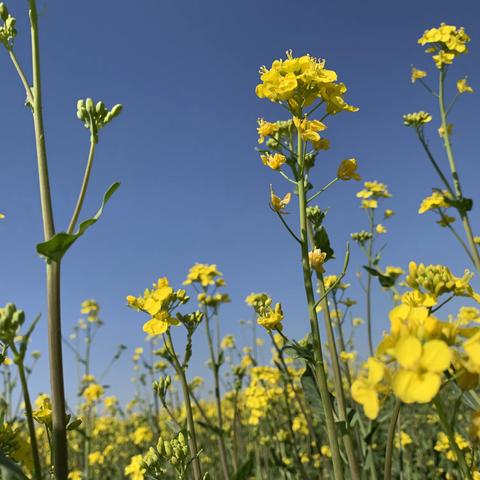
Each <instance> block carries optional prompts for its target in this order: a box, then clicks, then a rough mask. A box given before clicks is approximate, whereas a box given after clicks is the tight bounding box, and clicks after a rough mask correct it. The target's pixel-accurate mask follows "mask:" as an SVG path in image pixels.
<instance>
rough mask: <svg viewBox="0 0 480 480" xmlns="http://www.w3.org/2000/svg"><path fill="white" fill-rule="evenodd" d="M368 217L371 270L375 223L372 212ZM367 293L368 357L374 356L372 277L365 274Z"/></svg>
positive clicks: (369, 264) (368, 254)
mask: <svg viewBox="0 0 480 480" xmlns="http://www.w3.org/2000/svg"><path fill="white" fill-rule="evenodd" d="M368 217H369V220H370V233H371V235H372V237H371V238H370V241H369V243H368V252H367V257H368V267H369V268H372V266H373V259H372V254H373V236H374V234H375V232H374V228H375V221H374V217H373V210H372V211H370V209H369V213H368ZM367 273H368V275H367V291H366V296H367V335H368V349H369V351H370V356H371V357H373V356H374V348H373V339H372V275H371V274H370V272H367Z"/></svg>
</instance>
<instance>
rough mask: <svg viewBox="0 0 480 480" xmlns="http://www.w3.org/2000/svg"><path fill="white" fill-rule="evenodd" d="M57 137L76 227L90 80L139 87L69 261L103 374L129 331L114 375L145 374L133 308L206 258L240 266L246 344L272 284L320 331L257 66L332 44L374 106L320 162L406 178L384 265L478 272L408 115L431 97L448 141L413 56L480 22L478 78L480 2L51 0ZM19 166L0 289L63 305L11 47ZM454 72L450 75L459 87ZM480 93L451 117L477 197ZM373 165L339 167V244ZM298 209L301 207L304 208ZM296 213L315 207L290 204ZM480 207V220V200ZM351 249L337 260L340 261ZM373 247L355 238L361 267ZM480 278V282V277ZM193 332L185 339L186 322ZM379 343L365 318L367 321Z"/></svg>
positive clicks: (333, 221)
mask: <svg viewBox="0 0 480 480" xmlns="http://www.w3.org/2000/svg"><path fill="white" fill-rule="evenodd" d="M10 4H11V5H10V9H11V11H12V13H13V14H14V15H15V16H17V19H18V32H19V33H18V38H17V41H16V47H15V49H16V51H17V55H18V57H19V58H20V60H21V63H22V64H23V65H24V67H25V69H26V70H27V71H28V70H29V61H28V58H29V57H28V47H29V38H28V25H27V16H26V10H25V9H26V2H10ZM39 10H40V12H41V44H42V52H43V57H42V69H43V84H44V108H45V121H46V135H47V147H48V154H49V162H50V171H51V181H52V190H53V202H54V208H55V221H56V227H57V230H62V229H65V226H66V224H67V222H68V219H69V218H70V215H71V211H72V209H73V206H74V202H75V199H76V195H77V192H78V188H79V184H80V179H81V175H82V173H83V168H84V162H85V160H86V155H87V151H88V132H87V131H86V130H85V129H84V128H83V126H82V125H81V123H80V122H79V121H78V120H77V119H76V117H75V111H76V110H75V104H76V100H77V99H78V98H85V97H86V96H92V97H94V99H102V100H104V101H105V102H106V103H107V105H112V104H114V103H117V102H121V103H123V104H124V106H125V109H124V112H123V113H122V115H121V117H119V118H118V119H116V120H115V121H114V122H113V123H112V124H111V125H110V126H109V127H108V128H107V129H105V131H102V132H101V135H100V136H101V138H100V145H99V147H98V149H97V156H96V162H95V165H94V172H93V177H92V182H91V187H90V190H89V192H88V197H87V201H86V204H85V208H84V213H83V215H84V216H85V215H86V214H87V213H88V214H89V213H93V212H94V211H95V210H96V208H97V207H98V205H99V203H100V200H101V196H102V194H103V192H104V191H105V189H106V188H107V187H108V185H110V184H111V183H112V182H113V181H115V180H119V181H120V182H121V183H122V186H121V188H120V190H119V191H118V192H117V194H116V195H115V197H114V198H113V199H112V201H111V203H110V204H109V205H108V206H107V209H106V211H105V214H104V216H103V217H102V219H101V221H100V222H99V223H98V224H97V225H96V226H95V227H94V228H93V229H92V230H91V231H89V232H88V234H87V235H86V236H85V237H84V238H82V239H81V240H80V241H79V242H78V244H77V245H75V247H74V248H73V249H72V251H71V252H69V254H68V256H67V257H66V259H65V261H64V263H63V292H62V299H63V325H64V331H65V333H66V334H68V332H69V331H70V330H71V328H72V326H73V325H74V323H75V322H76V321H77V320H78V318H79V306H80V303H81V301H82V300H84V299H86V298H95V299H96V300H97V301H98V302H99V303H100V304H101V307H102V315H101V317H102V319H103V320H104V322H105V326H104V328H103V330H102V333H100V334H99V337H98V340H97V341H98V343H97V345H96V346H95V347H94V357H95V360H94V364H93V372H94V373H97V374H98V373H100V371H101V370H102V369H103V366H104V365H105V363H106V362H107V361H108V360H109V358H110V355H111V354H113V352H114V351H115V349H116V345H117V344H120V343H124V344H126V345H128V347H129V351H128V352H127V354H126V356H125V358H124V359H123V360H122V361H121V362H120V363H119V364H118V365H117V367H116V368H115V369H114V370H113V371H112V373H111V375H110V376H109V378H108V379H107V380H108V383H109V384H110V385H111V386H112V392H114V393H117V394H119V395H120V396H121V397H122V398H123V399H128V398H129V397H130V395H131V393H130V392H133V389H132V386H131V385H130V377H131V374H132V370H131V363H130V357H131V354H132V352H133V349H134V347H136V346H138V345H141V344H142V342H143V334H142V331H141V326H142V324H143V321H144V320H145V318H143V317H142V315H140V314H138V313H135V312H133V311H130V310H129V309H128V308H127V307H126V306H125V296H126V295H127V294H129V293H140V292H141V291H143V289H144V288H145V287H147V286H149V285H150V284H151V283H152V282H153V281H155V280H156V279H157V278H158V277H159V276H164V275H167V276H168V277H169V278H170V279H171V281H172V283H173V284H174V285H180V283H181V282H182V280H183V279H184V277H185V275H186V272H187V270H188V268H189V267H190V266H191V265H192V264H193V263H194V262H197V261H200V262H206V263H216V264H218V266H219V269H220V270H221V271H222V272H223V273H224V274H225V277H226V280H227V282H228V292H229V293H230V294H231V297H232V300H233V302H232V303H231V304H230V305H228V306H226V307H225V308H224V309H223V316H222V331H223V333H235V334H237V336H238V338H239V343H242V340H241V339H242V338H243V339H245V340H246V339H247V337H248V334H247V332H246V331H245V329H244V327H240V326H239V320H241V319H248V318H250V317H251V313H250V312H249V310H248V308H247V307H246V306H245V304H244V301H243V300H244V298H245V296H246V295H247V294H249V293H250V292H252V291H267V292H269V293H270V294H271V295H272V296H273V298H274V299H275V300H276V301H282V302H283V304H284V310H285V313H286V320H285V322H284V323H285V328H286V331H287V332H288V333H289V334H291V335H292V336H294V337H296V338H299V337H302V336H303V335H304V333H305V332H306V330H307V319H306V309H305V300H304V293H303V291H302V283H301V272H300V265H299V261H298V260H299V258H298V255H299V252H298V249H297V246H296V245H295V243H294V242H293V241H292V240H291V238H290V237H289V236H288V234H287V233H286V232H285V231H284V230H283V228H282V226H281V225H280V224H279V222H278V219H277V218H276V217H275V216H274V215H273V214H272V213H271V212H270V210H269V208H268V188H269V184H270V183H272V184H273V185H274V187H275V188H276V190H277V191H278V192H279V193H285V192H286V191H287V190H288V186H287V184H286V182H284V181H283V180H282V179H281V178H280V177H279V176H278V175H275V173H274V172H272V171H270V170H268V169H266V168H265V167H263V166H262V164H261V162H260V160H259V158H258V154H257V153H256V152H255V150H254V148H255V146H256V145H257V143H256V142H257V135H256V119H257V118H258V117H259V116H263V117H265V118H267V119H269V120H275V119H279V118H282V115H283V112H282V109H281V108H279V107H277V106H275V105H273V104H270V103H269V102H268V101H266V100H259V99H258V98H257V97H256V96H255V94H254V88H255V85H256V84H257V82H258V68H259V67H260V65H262V64H267V65H269V64H270V63H271V61H272V60H273V59H275V58H279V57H281V56H283V55H284V52H285V50H287V49H290V48H291V49H293V51H294V53H296V54H303V53H307V52H308V53H311V54H312V55H314V56H317V57H322V58H325V59H326V60H327V67H329V68H332V69H334V70H336V71H337V72H338V74H339V77H340V79H341V80H342V81H344V82H345V83H346V84H347V86H348V87H349V93H348V100H349V101H350V102H351V103H353V104H355V105H358V106H359V107H360V111H359V112H358V113H355V114H347V113H346V114H342V115H339V116H337V117H335V118H332V119H330V121H329V122H328V127H329V130H328V137H329V138H330V140H331V143H332V149H331V150H330V151H328V152H327V153H325V154H324V155H322V156H321V157H320V158H319V159H318V161H317V168H316V172H315V173H314V176H313V180H314V182H315V184H316V185H317V186H318V187H320V186H322V185H324V184H325V183H327V182H328V181H329V180H330V179H331V178H333V176H334V174H335V171H336V168H337V165H338V163H339V161H340V160H342V159H343V158H347V157H351V156H355V157H356V158H357V159H358V162H359V165H360V172H361V174H362V176H363V177H364V179H367V180H368V179H372V180H373V179H377V180H380V181H382V182H385V183H387V184H388V185H389V187H390V190H391V192H392V193H393V195H394V197H393V198H392V199H391V200H389V201H388V205H387V204H386V205H385V206H388V207H390V208H393V209H394V210H395V211H396V213H397V214H396V215H395V217H394V218H393V219H392V220H391V221H390V224H389V233H388V236H387V238H388V246H387V248H386V250H385V261H384V264H392V265H399V266H402V267H406V265H407V264H408V261H409V260H410V259H414V260H417V261H424V262H427V263H445V264H448V265H449V266H451V267H452V269H453V270H454V272H455V273H461V272H462V271H463V268H464V267H465V266H466V261H465V259H464V257H463V255H462V253H461V251H460V250H459V249H458V248H457V246H456V244H455V243H454V241H453V240H452V239H451V238H450V237H449V236H448V232H445V231H442V230H440V228H438V227H437V226H436V225H435V223H434V219H433V218H432V217H431V216H430V217H429V216H428V215H425V216H418V215H417V213H416V211H417V209H418V205H419V202H420V201H421V199H422V198H423V197H424V196H426V195H427V194H429V193H430V191H431V187H433V186H435V187H439V186H440V185H439V183H438V181H437V179H436V178H435V176H434V173H433V171H432V170H431V168H430V166H429V165H428V164H427V160H426V159H425V158H424V156H423V154H422V151H421V147H420V146H419V144H418V143H417V141H416V139H415V137H414V134H413V132H412V131H410V130H409V129H406V128H404V127H403V126H402V118H401V116H402V114H404V113H407V112H410V111H414V110H419V109H425V110H429V111H431V112H432V113H433V114H434V121H433V122H432V125H431V127H430V128H429V134H430V136H431V138H432V145H433V148H434V151H435V152H436V153H437V154H438V155H439V158H441V160H442V162H443V161H445V159H444V157H443V152H442V150H441V147H440V143H439V141H438V135H437V133H436V126H437V124H438V123H439V120H438V115H437V110H436V105H435V102H434V101H433V98H431V97H429V96H428V94H427V93H426V92H425V91H424V90H423V89H422V88H421V87H420V86H418V85H414V86H412V85H411V83H410V78H409V74H410V67H411V65H412V64H414V65H415V66H417V67H419V68H425V69H427V70H428V71H429V73H430V74H431V75H430V80H434V78H432V76H434V75H435V72H434V68H433V62H432V61H431V60H430V59H429V58H428V56H427V55H426V54H424V53H423V49H422V48H421V47H420V46H418V45H417V43H416V40H417V38H418V37H419V36H420V35H421V34H422V33H423V31H424V30H425V29H426V28H429V27H431V26H436V25H438V24H439V23H440V22H441V21H445V22H447V23H452V24H455V25H463V26H465V28H466V30H467V32H468V33H469V34H470V35H471V37H472V45H471V52H470V53H469V55H468V56H465V58H461V59H459V60H458V61H457V62H456V64H455V66H454V67H453V68H452V71H451V81H452V80H456V79H457V78H460V77H461V76H463V75H469V76H470V83H471V84H472V86H473V87H474V88H476V89H477V90H478V89H479V88H480V86H478V85H480V84H478V83H477V82H478V78H479V76H478V73H479V72H478V65H479V64H480V48H479V45H480V43H479V41H480V26H479V25H478V22H476V21H475V20H476V19H477V18H478V16H479V14H480V5H479V4H478V2H476V1H473V0H471V1H465V2H463V3H462V8H460V7H459V5H458V4H453V3H452V2H446V1H439V0H437V1H430V0H427V1H423V2H384V1H378V0H376V1H363V2H357V1H354V0H348V1H345V2H342V3H341V4H339V3H338V2H337V3H333V2H319V1H312V0H301V1H298V2H295V3H294V2H289V1H285V0H265V1H262V2H259V1H257V0H245V1H242V2H232V1H228V2H225V1H218V0H215V1H205V2H195V1H191V2H186V1H184V0H162V1H158V0H144V1H142V2H126V1H123V0H116V1H112V0H104V1H102V2H98V1H95V2H94V1H92V0H84V1H82V2H64V1H59V0H52V1H44V2H39ZM0 65H1V72H2V74H1V88H0V102H1V106H2V112H3V115H1V116H0V132H1V145H2V167H1V172H2V173H1V176H0V211H2V212H4V213H5V214H6V219H5V220H3V221H2V223H1V224H0V252H1V253H0V272H1V277H2V280H1V283H0V285H1V288H0V303H1V304H4V303H6V302H7V301H13V302H15V303H16V304H17V305H18V306H20V307H22V308H24V309H25V310H26V312H27V314H28V316H29V318H33V316H34V315H35V314H36V313H37V312H44V311H45V301H44V299H45V291H44V265H43V261H42V260H41V259H39V258H38V256H37V255H36V253H35V244H36V243H37V242H39V241H40V240H41V238H42V237H41V236H42V228H41V220H40V209H39V196H38V184H37V177H36V166H35V154H34V142H33V133H32V124H31V118H30V117H31V116H30V113H29V112H28V111H27V109H25V108H24V107H23V102H24V97H25V95H24V92H23V91H22V88H21V86H20V84H19V81H18V79H17V77H16V76H15V73H14V71H13V69H12V67H11V65H10V64H9V60H8V58H7V55H6V54H5V52H2V53H1V55H0ZM452 91H453V90H450V92H452ZM479 102H480V101H479V99H478V95H477V94H475V95H471V96H468V98H462V101H461V102H460V103H459V105H458V107H457V110H456V111H455V112H454V114H453V115H452V121H453V123H454V124H455V136H454V148H455V151H456V154H457V157H458V159H459V164H460V172H461V174H463V183H464V187H465V192H466V194H467V195H472V196H474V195H475V185H476V182H477V180H478V173H479V166H478V158H477V157H476V155H475V154H473V152H476V151H478V145H477V141H478V137H477V136H476V135H475V129H476V128H478V116H477V114H476V112H478V110H479V108H480V103H479ZM359 188H360V185H359V184H357V183H355V182H348V183H341V184H337V185H336V186H335V188H333V189H331V190H329V191H328V192H327V193H325V194H324V195H322V196H321V198H320V203H319V204H320V205H321V206H322V207H323V208H325V207H331V208H330V212H329V214H328V219H327V226H328V230H329V233H330V236H331V238H332V241H333V245H334V247H335V249H336V250H337V253H338V256H339V257H342V255H343V253H342V252H343V250H344V248H345V243H346V241H347V240H348V239H349V234H350V232H352V231H358V230H360V229H362V228H365V227H366V217H365V215H364V212H362V211H361V210H360V209H359V207H358V201H357V199H356V198H355V193H356V191H358V190H359ZM291 210H292V211H294V208H293V207H292V209H291ZM289 220H290V221H291V222H295V220H296V216H295V215H293V214H292V215H291V216H290V217H289ZM472 223H473V225H474V229H476V230H477V232H478V231H479V230H480V224H479V221H478V216H476V215H475V213H474V214H473V215H472ZM340 263H341V261H340V260H339V261H337V262H332V263H331V264H330V265H329V272H328V273H336V272H337V271H338V270H339V269H340ZM362 263H363V258H362V256H361V254H360V252H359V251H358V250H357V249H356V248H355V246H352V261H351V266H350V271H349V276H348V280H349V281H350V282H351V283H352V289H351V292H350V295H351V296H353V297H357V298H358V299H359V305H358V308H357V310H356V312H355V313H356V314H357V315H359V316H361V315H362V314H363V302H362V299H361V291H360V289H359V288H358V283H357V281H356V279H355V275H354V273H355V271H357V270H358V269H359V268H360V267H361V265H362ZM477 284H478V281H477ZM389 307H390V303H389V301H388V299H387V297H386V296H383V295H382V294H381V293H380V292H379V291H378V289H377V292H376V300H375V318H374V323H375V336H376V338H377V339H378V338H379V336H380V334H381V331H382V330H383V329H384V328H385V327H386V326H387V316H386V313H387V311H388V309H389ZM45 323H46V322H45V318H44V319H43V320H42V321H41V323H40V325H39V327H38V329H37V332H36V334H35V338H34V342H33V345H32V348H36V349H39V350H42V351H43V352H44V359H43V360H42V361H41V363H40V365H39V367H38V370H37V374H36V376H35V378H34V379H33V380H32V389H33V390H34V392H38V391H41V390H43V391H44V390H46V389H47V388H48V375H47V369H46V353H47V351H46V325H45ZM197 335H198V336H197V342H196V344H195V348H196V349H197V350H196V355H197V356H196V359H197V361H196V362H195V363H194V365H193V366H192V369H191V374H192V375H197V374H205V372H206V370H205V368H204V366H203V359H206V356H207V349H206V347H205V342H204V334H203V332H201V331H200V332H198V333H197ZM179 341H180V340H179ZM358 342H359V343H358V345H359V350H360V351H364V350H365V332H363V331H362V332H361V333H360V334H359V338H358ZM65 370H66V383H67V390H68V392H69V395H70V398H72V396H73V395H74V391H75V375H74V369H73V359H72V357H71V355H70V354H69V353H68V352H65Z"/></svg>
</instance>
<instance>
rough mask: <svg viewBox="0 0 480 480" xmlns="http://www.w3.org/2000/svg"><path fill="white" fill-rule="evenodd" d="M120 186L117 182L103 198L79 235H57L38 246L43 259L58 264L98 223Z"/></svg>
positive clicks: (81, 225)
mask: <svg viewBox="0 0 480 480" xmlns="http://www.w3.org/2000/svg"><path fill="white" fill-rule="evenodd" d="M119 186H120V183H119V182H115V183H114V184H113V185H111V186H110V187H109V189H108V190H107V191H106V192H105V195H104V196H103V201H102V205H101V206H100V208H99V209H98V211H97V213H96V214H95V215H94V216H93V217H92V218H89V219H87V220H84V221H83V222H82V223H81V224H80V226H79V227H78V230H77V233H71V234H70V233H66V232H60V233H56V234H55V235H54V236H53V237H52V238H51V239H50V240H47V241H46V242H42V243H39V244H38V245H37V253H38V254H39V255H41V256H42V257H45V258H46V259H47V260H53V261H56V262H58V261H59V260H61V259H62V257H63V256H64V255H65V253H66V252H67V250H68V249H69V248H70V247H71V246H72V245H73V244H74V243H75V241H76V240H77V239H78V238H80V237H81V236H82V235H83V234H84V233H85V232H86V231H87V229H88V228H90V227H91V226H92V225H94V224H95V223H97V221H98V219H99V218H100V216H101V215H102V213H103V209H104V207H105V205H106V204H107V202H108V201H109V200H110V198H111V196H112V195H113V194H114V193H115V191H116V190H117V188H118V187H119Z"/></svg>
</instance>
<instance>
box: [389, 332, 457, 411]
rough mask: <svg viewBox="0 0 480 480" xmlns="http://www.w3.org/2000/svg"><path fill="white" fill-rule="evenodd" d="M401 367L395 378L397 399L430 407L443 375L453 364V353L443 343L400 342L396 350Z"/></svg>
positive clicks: (407, 338)
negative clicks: (427, 404)
mask: <svg viewBox="0 0 480 480" xmlns="http://www.w3.org/2000/svg"><path fill="white" fill-rule="evenodd" d="M395 358H396V360H397V362H398V363H399V365H400V369H399V370H397V372H396V373H395V375H394V377H393V381H392V386H393V391H394V393H395V395H396V396H397V397H398V398H399V399H400V400H402V402H404V403H415V402H417V403H429V402H430V401H431V400H432V399H433V398H434V397H435V395H436V394H437V393H438V390H439V389H440V384H441V374H442V372H443V371H444V370H446V369H447V368H448V367H449V366H450V363H451V361H452V352H451V351H450V349H449V348H448V345H447V344H446V343H445V342H444V341H442V340H429V341H427V342H426V343H424V344H423V345H422V342H420V340H419V339H418V338H417V337H414V336H412V335H410V336H406V337H403V338H400V340H399V341H398V342H397V344H396V346H395Z"/></svg>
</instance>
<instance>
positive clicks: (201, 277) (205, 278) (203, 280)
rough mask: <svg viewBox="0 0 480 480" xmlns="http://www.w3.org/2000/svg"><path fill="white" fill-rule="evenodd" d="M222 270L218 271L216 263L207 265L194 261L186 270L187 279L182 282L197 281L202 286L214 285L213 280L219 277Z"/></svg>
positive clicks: (187, 283) (190, 282) (186, 283)
mask: <svg viewBox="0 0 480 480" xmlns="http://www.w3.org/2000/svg"><path fill="white" fill-rule="evenodd" d="M221 275H222V272H219V271H218V269H217V266H216V265H209V264H206V263H196V264H195V265H194V266H193V267H191V268H190V270H189V271H188V275H187V279H186V280H185V281H184V282H183V284H184V285H190V284H193V283H199V284H200V285H201V286H202V287H208V286H209V285H215V280H216V279H217V277H220V276H221Z"/></svg>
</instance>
